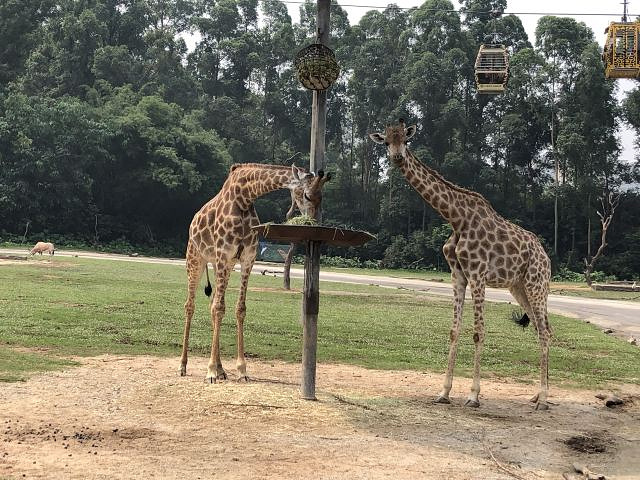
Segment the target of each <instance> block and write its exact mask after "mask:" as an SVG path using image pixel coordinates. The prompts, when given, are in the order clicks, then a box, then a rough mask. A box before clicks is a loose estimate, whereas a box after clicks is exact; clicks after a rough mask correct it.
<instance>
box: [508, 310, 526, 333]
mask: <svg viewBox="0 0 640 480" xmlns="http://www.w3.org/2000/svg"><path fill="white" fill-rule="evenodd" d="M511 319H512V320H513V321H514V322H516V323H517V324H518V325H520V326H521V327H522V328H523V329H525V328H527V327H528V326H529V322H530V319H529V315H527V313H526V312H525V313H524V315H522V316H520V315H519V314H518V313H517V312H513V313H512V314H511Z"/></svg>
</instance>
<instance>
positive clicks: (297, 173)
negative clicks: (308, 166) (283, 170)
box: [291, 163, 305, 182]
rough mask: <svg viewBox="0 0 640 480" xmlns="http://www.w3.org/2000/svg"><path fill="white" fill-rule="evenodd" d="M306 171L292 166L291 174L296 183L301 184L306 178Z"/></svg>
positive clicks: (293, 164)
mask: <svg viewBox="0 0 640 480" xmlns="http://www.w3.org/2000/svg"><path fill="white" fill-rule="evenodd" d="M304 173H305V172H304V171H303V170H302V169H301V168H298V167H296V165H295V163H292V164H291V174H292V175H293V179H294V180H295V181H296V182H300V181H301V180H302V178H303V177H304Z"/></svg>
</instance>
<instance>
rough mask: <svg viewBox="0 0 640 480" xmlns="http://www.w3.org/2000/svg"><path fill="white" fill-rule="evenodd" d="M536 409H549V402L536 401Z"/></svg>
mask: <svg viewBox="0 0 640 480" xmlns="http://www.w3.org/2000/svg"><path fill="white" fill-rule="evenodd" d="M536 410H549V404H547V402H537V403H536Z"/></svg>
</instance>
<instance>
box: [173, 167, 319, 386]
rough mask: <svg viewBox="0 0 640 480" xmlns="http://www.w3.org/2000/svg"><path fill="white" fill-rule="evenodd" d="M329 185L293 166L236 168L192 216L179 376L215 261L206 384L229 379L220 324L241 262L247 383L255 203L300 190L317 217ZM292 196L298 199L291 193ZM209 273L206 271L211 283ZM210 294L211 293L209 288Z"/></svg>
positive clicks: (239, 311)
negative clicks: (199, 296) (200, 294)
mask: <svg viewBox="0 0 640 480" xmlns="http://www.w3.org/2000/svg"><path fill="white" fill-rule="evenodd" d="M326 181H327V177H324V174H323V172H321V171H320V172H318V175H314V174H313V173H308V172H306V171H305V170H303V169H301V168H298V167H296V166H295V165H291V167H286V166H278V165H263V164H259V163H243V164H235V165H233V166H232V167H231V170H230V173H229V176H228V177H227V180H226V181H225V182H224V184H223V185H222V189H221V190H220V192H219V193H218V194H217V195H216V196H215V197H213V198H212V199H211V200H209V201H208V202H207V203H206V204H205V205H204V206H203V207H202V208H201V209H200V210H199V211H198V212H197V213H196V214H195V216H194V217H193V220H192V221H191V226H190V227H189V242H188V244H187V255H186V257H187V258H186V263H187V277H188V288H187V301H186V303H185V305H184V310H185V324H184V338H183V343H182V357H181V359H180V374H181V375H183V376H184V375H186V373H187V352H188V349H189V330H190V328H191V318H192V317H193V312H194V310H195V301H194V299H195V294H196V288H197V286H198V283H199V281H200V277H201V276H202V273H203V272H204V271H205V270H206V269H207V263H208V262H211V263H212V264H213V267H214V270H215V279H216V280H215V293H214V296H213V300H212V302H211V323H212V329H213V333H212V340H211V358H210V360H209V365H208V367H207V376H206V379H205V381H207V382H210V383H215V382H216V380H225V379H226V378H227V374H226V373H225V371H224V369H223V368H222V362H221V361H220V325H221V323H222V317H223V316H224V312H225V302H224V295H225V291H226V289H227V285H228V283H229V276H230V274H231V271H232V270H233V267H234V266H235V264H236V261H239V262H240V264H241V281H240V292H239V294H238V301H237V303H236V320H237V348H238V351H237V361H236V367H237V369H238V373H239V374H240V376H239V380H240V381H247V380H248V377H247V374H246V362H245V359H244V336H243V326H244V319H245V315H246V307H245V300H246V296H247V284H248V282H249V274H250V273H251V268H252V267H253V262H254V261H255V259H256V252H257V248H258V234H257V232H256V231H255V230H253V229H252V228H251V227H254V226H256V225H258V224H259V223H260V221H259V220H258V215H257V214H256V211H255V209H254V206H253V202H254V201H255V200H256V199H257V198H258V197H261V196H262V195H265V194H267V193H269V192H272V191H273V190H277V189H280V188H288V189H290V190H292V191H293V190H296V191H297V190H299V191H300V195H296V198H299V199H300V200H299V203H298V207H299V208H300V210H301V211H302V212H304V213H307V214H308V215H311V216H315V215H316V211H317V209H318V208H320V204H321V202H322V186H323V185H324V183H325V182H326ZM292 196H293V194H292ZM208 278H209V273H208V271H207V282H208ZM205 293H207V295H209V294H210V293H211V285H210V284H209V283H208V284H207V287H206V288H205Z"/></svg>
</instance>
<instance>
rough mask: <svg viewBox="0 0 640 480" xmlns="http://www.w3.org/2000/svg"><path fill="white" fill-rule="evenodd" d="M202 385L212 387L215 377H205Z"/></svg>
mask: <svg viewBox="0 0 640 480" xmlns="http://www.w3.org/2000/svg"><path fill="white" fill-rule="evenodd" d="M204 383H209V384H211V385H213V384H214V383H216V377H207V378H205V379H204Z"/></svg>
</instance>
